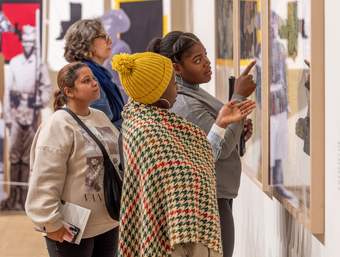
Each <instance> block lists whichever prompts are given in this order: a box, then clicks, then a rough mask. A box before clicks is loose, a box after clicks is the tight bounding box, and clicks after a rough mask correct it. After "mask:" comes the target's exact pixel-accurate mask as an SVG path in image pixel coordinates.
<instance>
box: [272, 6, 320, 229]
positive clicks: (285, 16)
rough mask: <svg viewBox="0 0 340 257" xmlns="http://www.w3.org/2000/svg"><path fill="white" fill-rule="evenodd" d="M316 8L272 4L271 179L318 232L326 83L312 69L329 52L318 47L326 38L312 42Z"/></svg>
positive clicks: (288, 203)
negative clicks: (318, 41)
mask: <svg viewBox="0 0 340 257" xmlns="http://www.w3.org/2000/svg"><path fill="white" fill-rule="evenodd" d="M318 4H321V3H320V1H319V2H318ZM312 6H313V7H314V9H313V10H314V11H315V12H316V10H317V9H315V8H317V7H316V6H317V4H316V1H310V0H296V1H282V0H272V1H271V4H270V9H269V18H270V22H269V24H270V29H269V110H270V121H269V127H270V133H269V134H270V161H269V166H270V174H269V177H270V184H271V186H272V189H273V194H274V195H275V196H276V197H277V198H278V199H279V200H280V201H281V202H282V203H283V204H284V205H285V206H286V207H287V208H288V210H291V212H292V214H293V215H294V216H295V217H297V218H298V219H299V220H301V221H302V222H303V223H304V224H305V225H306V226H307V227H309V228H310V229H311V230H312V232H315V233H318V232H319V231H321V230H322V224H321V223H320V221H318V219H319V218H320V219H321V218H322V217H321V216H322V215H323V214H322V212H323V208H322V206H323V205H322V204H323V199H322V198H323V195H324V193H323V192H322V190H323V187H324V185H323V184H322V183H317V181H318V182H322V181H323V179H324V174H323V172H324V166H322V164H323V163H324V160H323V159H322V158H321V157H320V153H322V152H323V151H321V149H324V141H322V139H324V133H323V130H324V128H322V127H321V126H322V124H324V123H323V115H324V113H323V112H322V108H324V107H323V106H324V97H323V95H324V90H323V88H324V83H323V77H322V76H323V75H322V74H323V73H322V72H321V70H318V71H317V73H314V74H313V69H311V68H312V67H317V66H316V65H320V63H321V64H322V63H323V52H322V51H320V49H318V48H316V47H313V44H314V45H315V43H314V42H315V41H317V40H320V39H318V38H317V37H316V36H314V37H312V35H317V33H318V30H317V29H318V28H317V27H315V26H314V27H313V26H312V24H313V23H312V19H316V17H317V16H312ZM320 9H321V10H322V8H320ZM314 31H315V32H314ZM313 32H314V34H313ZM318 51H319V52H318ZM321 68H323V67H322V66H321ZM315 70H316V69H315ZM312 92H313V93H314V98H313V99H312V98H311V95H312V94H311V93H312ZM319 92H320V93H319ZM313 106H314V107H313ZM313 108H314V109H315V110H316V108H319V109H320V108H321V109H320V110H318V111H313ZM313 135H314V136H313ZM318 159H319V160H320V161H317V160H318ZM318 192H319V193H318Z"/></svg>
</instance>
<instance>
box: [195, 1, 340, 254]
mask: <svg viewBox="0 0 340 257" xmlns="http://www.w3.org/2000/svg"><path fill="white" fill-rule="evenodd" d="M214 2H215V1H214V0H194V1H193V32H194V33H195V34H196V35H197V36H198V37H199V38H200V39H201V40H202V42H203V44H204V45H205V46H206V48H207V51H208V56H209V58H210V60H211V62H212V69H213V71H214V70H215V65H214V63H215V58H216V56H215V29H214V28H215V16H214ZM339 10H340V1H335V0H325V18H326V20H325V27H326V28H325V63H326V67H325V69H326V74H325V79H326V81H325V83H326V85H325V87H326V124H325V126H326V153H325V154H326V167H325V173H326V179H325V183H326V185H325V188H326V189H325V190H326V192H325V195H326V196H325V198H326V199H325V211H326V213H325V217H326V220H325V241H324V243H321V242H320V241H319V240H318V239H316V238H315V237H314V236H313V235H312V234H311V233H310V232H309V231H308V230H306V229H304V227H303V226H302V225H300V224H298V223H296V222H295V220H294V219H293V218H292V217H291V216H290V215H289V214H288V213H287V212H286V211H285V209H284V208H283V207H281V205H280V203H279V202H278V201H277V200H276V199H274V198H273V199H271V198H269V197H268V196H267V195H265V194H264V193H263V192H262V191H261V190H260V188H258V187H257V186H256V185H255V184H254V183H253V182H252V181H251V180H250V179H249V178H248V177H247V176H246V175H243V177H242V182H241V188H240V194H239V197H238V198H237V200H236V201H235V202H234V217H235V227H236V242H235V251H234V257H249V256H251V257H339V256H340V243H339V238H340V115H339V109H340V104H339V102H340V76H339V75H338V74H339V71H338V70H339V68H338V67H339V63H338V60H339V57H340V47H339V46H340V30H339V29H338V24H339V18H338V16H339ZM216 86H218V85H216ZM203 88H205V89H207V91H209V92H210V93H211V94H214V93H215V80H214V79H213V80H212V81H211V82H210V83H209V84H208V85H207V86H204V87H203ZM320 154H324V153H320Z"/></svg>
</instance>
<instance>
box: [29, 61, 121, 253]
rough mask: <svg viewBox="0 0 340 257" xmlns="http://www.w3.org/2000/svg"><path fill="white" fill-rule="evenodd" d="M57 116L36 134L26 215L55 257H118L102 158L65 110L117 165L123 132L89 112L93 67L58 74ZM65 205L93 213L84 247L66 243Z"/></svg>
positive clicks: (94, 92)
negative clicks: (107, 202)
mask: <svg viewBox="0 0 340 257" xmlns="http://www.w3.org/2000/svg"><path fill="white" fill-rule="evenodd" d="M58 87H59V91H58V92H56V94H55V102H54V108H55V110H56V111H55V112H54V113H53V115H52V116H51V117H50V119H49V120H48V121H47V122H45V123H44V124H42V126H41V127H40V128H39V130H38V131H37V133H36V135H35V138H34V141H33V144H32V149H31V162H30V164H31V178H30V185H29V190H28V195H27V200H26V213H27V215H28V216H29V217H30V218H31V219H32V221H33V223H34V224H35V225H36V226H37V227H38V228H39V229H40V230H43V231H44V232H45V233H46V243H47V248H48V252H49V255H50V256H51V257H53V256H58V257H71V256H82V257H87V256H88V257H97V256H98V257H113V256H114V241H115V240H117V238H115V236H114V235H115V234H114V233H113V229H114V228H116V227H117V226H118V222H117V221H115V220H113V219H111V217H110V216H109V214H108V212H107V209H106V206H105V200H104V194H103V176H104V167H103V156H102V152H101V150H100V149H99V147H98V146H97V144H96V143H95V142H94V141H93V139H92V138H91V137H90V136H89V135H88V134H87V132H85V131H84V129H83V128H81V127H80V126H79V125H78V123H77V122H76V121H75V120H74V118H73V117H72V116H71V115H70V114H69V113H67V112H66V111H64V110H58V109H60V108H61V107H63V106H65V105H66V107H67V108H68V109H70V110H71V111H73V112H74V113H75V114H76V115H78V117H79V118H80V119H81V120H82V121H83V122H84V123H85V124H86V126H87V127H89V129H90V130H91V131H92V132H93V133H94V134H95V135H96V137H97V138H99V139H100V140H101V142H102V143H103V145H104V146H105V148H106V150H107V152H108V153H109V155H110V158H111V160H112V161H113V163H117V164H118V160H119V151H118V145H117V142H118V135H119V133H118V130H117V129H116V128H115V127H114V126H113V125H112V123H111V121H110V120H109V119H108V118H107V116H106V115H105V114H104V113H103V112H101V111H98V110H95V109H92V108H90V107H89V105H90V103H91V102H92V101H94V100H96V99H98V98H99V94H100V88H99V86H98V83H97V81H96V79H95V78H94V76H93V74H92V72H91V70H90V69H89V67H88V66H87V65H86V64H84V63H80V62H75V63H70V64H68V65H66V66H65V67H64V68H62V69H61V70H60V72H59V73H58ZM61 201H65V202H70V203H73V204H77V205H79V206H82V207H84V208H87V209H90V210H91V214H90V217H89V220H88V222H87V225H86V228H85V231H84V234H83V236H82V240H81V242H80V244H79V245H76V244H71V243H69V242H67V241H64V240H65V239H66V240H67V239H68V238H70V236H71V235H70V234H69V232H68V231H67V230H66V229H65V228H64V226H63V216H62V214H61V212H60V207H61V204H62V203H61Z"/></svg>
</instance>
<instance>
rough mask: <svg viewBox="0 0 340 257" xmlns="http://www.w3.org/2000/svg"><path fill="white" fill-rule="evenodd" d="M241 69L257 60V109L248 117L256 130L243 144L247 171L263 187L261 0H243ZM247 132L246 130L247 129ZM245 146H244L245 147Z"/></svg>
mask: <svg viewBox="0 0 340 257" xmlns="http://www.w3.org/2000/svg"><path fill="white" fill-rule="evenodd" d="M239 8H240V15H239V17H240V70H241V72H242V71H243V70H244V69H245V68H246V67H247V66H248V65H249V64H250V63H251V62H252V61H253V60H255V61H256V65H255V66H254V68H253V70H252V76H253V80H254V81H255V83H256V89H255V92H254V94H252V95H251V96H250V97H251V99H252V100H254V101H255V102H256V107H257V108H256V110H255V111H254V112H253V113H252V114H251V115H250V116H249V117H248V119H247V120H246V121H245V127H246V129H247V130H252V132H253V133H252V136H251V137H249V138H248V137H245V139H246V142H245V146H244V147H243V148H244V149H243V153H242V155H243V158H242V164H243V171H244V172H245V173H246V174H247V175H249V176H250V177H251V178H252V179H254V180H255V182H256V183H259V184H260V185H261V187H262V179H263V177H262V129H261V128H262V115H261V113H262V101H261V100H262V96H261V94H262V90H261V89H262V80H261V77H262V74H261V73H262V69H261V67H262V42H261V41H262V30H261V1H260V0H242V1H240V6H239ZM244 134H246V133H244ZM241 149H242V148H241Z"/></svg>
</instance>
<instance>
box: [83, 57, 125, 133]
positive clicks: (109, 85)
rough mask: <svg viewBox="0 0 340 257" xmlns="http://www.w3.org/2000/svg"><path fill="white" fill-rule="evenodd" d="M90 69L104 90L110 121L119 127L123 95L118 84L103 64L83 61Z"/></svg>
mask: <svg viewBox="0 0 340 257" xmlns="http://www.w3.org/2000/svg"><path fill="white" fill-rule="evenodd" d="M84 63H85V64H87V65H88V66H89V67H90V69H91V70H92V73H93V75H94V76H95V77H96V78H97V80H98V82H99V85H100V87H101V89H102V90H103V91H104V92H105V94H106V97H107V100H108V102H109V105H110V110H111V112H112V115H113V117H112V119H111V121H112V122H113V123H114V124H115V125H116V126H117V127H119V128H120V126H121V123H122V115H121V112H122V110H123V106H124V100H123V97H122V95H121V93H120V91H119V88H118V86H117V85H116V84H115V83H113V81H112V75H111V73H110V72H109V71H107V70H106V69H105V68H104V67H103V66H101V65H99V64H97V63H95V62H93V61H91V60H86V61H84Z"/></svg>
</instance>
